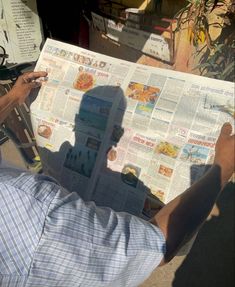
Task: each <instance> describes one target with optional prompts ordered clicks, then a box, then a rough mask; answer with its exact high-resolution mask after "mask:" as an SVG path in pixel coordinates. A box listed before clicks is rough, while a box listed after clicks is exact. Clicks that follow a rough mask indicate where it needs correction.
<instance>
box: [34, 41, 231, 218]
mask: <svg viewBox="0 0 235 287" xmlns="http://www.w3.org/2000/svg"><path fill="white" fill-rule="evenodd" d="M36 70H46V71H48V80H47V82H46V83H45V84H44V85H43V86H42V88H41V90H40V92H39V94H38V96H37V99H36V101H34V102H33V104H32V105H31V114H32V122H33V128H34V132H35V137H36V139H37V142H38V145H39V147H40V154H41V158H42V163H43V166H44V171H46V172H47V173H49V174H50V175H53V176H54V177H56V179H57V180H58V181H59V182H60V183H61V184H62V185H63V186H65V187H66V188H68V189H69V190H70V191H76V192H78V193H79V194H80V195H81V197H82V198H84V199H86V200H94V201H95V202H96V204H98V205H102V206H109V207H111V208H113V209H114V210H116V211H127V212H130V213H132V214H135V215H138V216H142V217H147V218H148V217H151V216H152V215H153V214H154V213H156V212H157V211H158V210H159V209H160V208H161V206H162V204H165V203H167V202H169V201H170V200H171V199H172V198H174V197H176V196H177V195H179V194H180V193H182V192H183V191H184V190H185V189H187V188H188V187H189V186H190V185H191V184H192V183H193V182H194V181H195V180H197V179H198V178H199V177H200V176H202V174H203V173H204V172H205V170H206V168H208V165H210V164H212V163H213V157H214V148H215V142H216V139H217V136H218V133H219V130H220V127H221V125H222V124H223V123H224V122H225V121H229V122H231V123H232V124H234V102H233V99H234V84H233V83H230V82H223V81H219V80H214V79H208V78H205V77H200V76H195V75H189V74H184V73H180V72H175V71H170V70H164V69H158V68H153V67H148V66H143V65H139V64H134V63H130V62H127V61H123V60H119V59H115V58H111V57H108V56H104V55H101V54H98V53H94V52H91V51H87V50H84V49H81V48H79V47H75V46H72V45H69V44H65V43H61V42H58V41H54V40H50V39H48V40H47V42H46V44H45V46H44V48H43V51H42V53H41V55H40V58H39V61H38V63H37V66H36Z"/></svg>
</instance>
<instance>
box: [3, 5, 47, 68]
mask: <svg viewBox="0 0 235 287" xmlns="http://www.w3.org/2000/svg"><path fill="white" fill-rule="evenodd" d="M41 43H42V32H41V26H40V20H39V16H38V14H37V3H36V0H24V1H22V0H0V45H1V46H3V47H4V48H5V50H6V53H7V54H8V55H9V58H7V62H8V63H22V62H26V61H36V60H37V58H38V57H39V54H40V45H41Z"/></svg>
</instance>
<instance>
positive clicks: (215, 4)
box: [210, 0, 219, 13]
mask: <svg viewBox="0 0 235 287" xmlns="http://www.w3.org/2000/svg"><path fill="white" fill-rule="evenodd" d="M218 2H219V0H214V5H213V7H212V9H211V11H210V13H211V12H212V11H213V10H214V9H215V7H216V6H217V4H218Z"/></svg>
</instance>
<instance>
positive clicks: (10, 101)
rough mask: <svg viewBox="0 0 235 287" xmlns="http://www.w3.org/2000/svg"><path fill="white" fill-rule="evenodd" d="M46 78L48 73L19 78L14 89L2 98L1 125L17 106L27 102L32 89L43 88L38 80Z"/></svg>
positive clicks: (31, 73)
mask: <svg viewBox="0 0 235 287" xmlns="http://www.w3.org/2000/svg"><path fill="white" fill-rule="evenodd" d="M46 76H47V73H46V72H30V73H25V74H23V75H22V76H20V77H19V78H18V80H17V81H16V83H15V85H14V86H13V88H12V89H11V90H10V91H9V92H8V93H7V94H6V95H4V96H2V97H0V124H1V123H2V122H3V121H4V119H5V118H6V117H7V116H8V115H9V113H10V112H11V111H12V110H13V109H14V108H15V107H16V105H17V104H22V103H23V102H24V101H25V99H26V98H27V97H28V95H29V94H30V91H31V90H32V89H35V88H38V87H40V86H41V82H40V81H37V79H39V78H41V77H46Z"/></svg>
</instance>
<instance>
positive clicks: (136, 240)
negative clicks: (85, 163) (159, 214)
mask: <svg viewBox="0 0 235 287" xmlns="http://www.w3.org/2000/svg"><path fill="white" fill-rule="evenodd" d="M164 248H165V240H164V238H163V235H162V233H161V232H160V231H159V230H158V229H157V228H155V227H154V226H153V225H152V224H150V223H148V222H144V221H142V220H140V219H138V218H136V217H134V216H131V215H128V214H124V213H123V214H117V213H114V212H113V211H112V210H111V209H109V208H97V207H96V206H95V205H94V203H92V202H91V203H84V202H83V201H82V200H81V199H80V197H79V196H78V195H77V193H75V192H73V193H69V192H67V191H66V190H64V189H63V188H62V187H60V186H58V185H57V184H56V182H55V181H53V179H51V178H49V177H46V176H43V175H31V174H29V173H27V172H24V171H19V170H16V169H11V168H0V286H1V287H5V286H9V287H11V286H14V287H16V286H17V287H18V286H37V287H38V286H66V287H67V286H112V287H114V286H137V285H138V283H140V282H142V281H143V280H144V279H145V278H146V277H148V276H149V274H150V273H151V271H152V270H153V269H154V267H156V266H157V265H158V264H159V262H160V261H161V259H162V256H163V253H164ZM136 266H138V268H136Z"/></svg>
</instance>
